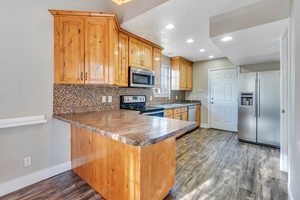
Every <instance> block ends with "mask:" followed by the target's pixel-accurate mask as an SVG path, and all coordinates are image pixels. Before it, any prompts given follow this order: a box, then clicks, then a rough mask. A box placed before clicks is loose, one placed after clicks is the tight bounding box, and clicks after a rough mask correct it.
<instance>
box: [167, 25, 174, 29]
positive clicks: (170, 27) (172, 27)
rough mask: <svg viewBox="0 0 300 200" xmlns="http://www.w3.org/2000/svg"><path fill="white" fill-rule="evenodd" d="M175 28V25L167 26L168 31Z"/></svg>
mask: <svg viewBox="0 0 300 200" xmlns="http://www.w3.org/2000/svg"><path fill="white" fill-rule="evenodd" d="M174 28H175V26H174V25H173V24H168V25H167V26H166V29H168V30H172V29H174Z"/></svg>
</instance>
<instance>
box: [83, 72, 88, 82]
mask: <svg viewBox="0 0 300 200" xmlns="http://www.w3.org/2000/svg"><path fill="white" fill-rule="evenodd" d="M87 78H88V73H87V72H85V76H84V80H86V81H87V80H88V79H87Z"/></svg>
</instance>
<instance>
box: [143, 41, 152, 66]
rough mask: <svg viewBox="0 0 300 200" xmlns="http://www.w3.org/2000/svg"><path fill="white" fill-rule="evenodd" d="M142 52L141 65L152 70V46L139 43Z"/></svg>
mask: <svg viewBox="0 0 300 200" xmlns="http://www.w3.org/2000/svg"><path fill="white" fill-rule="evenodd" d="M141 46H142V49H143V53H142V59H141V60H142V66H143V67H144V68H146V69H149V70H153V65H152V61H153V54H152V46H150V45H148V44H145V43H141Z"/></svg>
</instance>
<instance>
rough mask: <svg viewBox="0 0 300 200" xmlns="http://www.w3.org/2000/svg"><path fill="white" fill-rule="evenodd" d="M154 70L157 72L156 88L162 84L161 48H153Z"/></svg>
mask: <svg viewBox="0 0 300 200" xmlns="http://www.w3.org/2000/svg"><path fill="white" fill-rule="evenodd" d="M153 71H154V73H155V88H160V86H161V50H160V49H158V48H153Z"/></svg>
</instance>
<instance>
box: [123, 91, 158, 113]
mask: <svg viewBox="0 0 300 200" xmlns="http://www.w3.org/2000/svg"><path fill="white" fill-rule="evenodd" d="M120 101H121V102H120V108H121V109H127V110H136V111H140V114H143V115H148V116H156V117H164V108H161V107H154V106H147V105H146V96H143V95H125V96H121V100H120Z"/></svg>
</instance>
